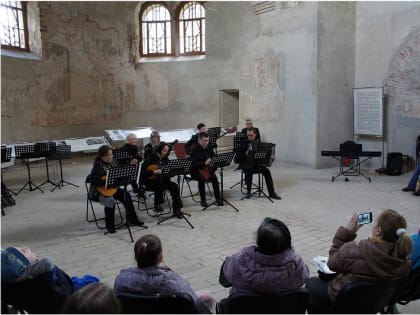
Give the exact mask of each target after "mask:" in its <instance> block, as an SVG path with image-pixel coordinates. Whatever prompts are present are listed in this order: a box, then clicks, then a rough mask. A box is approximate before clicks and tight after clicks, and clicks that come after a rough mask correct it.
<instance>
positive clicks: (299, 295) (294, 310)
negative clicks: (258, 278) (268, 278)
mask: <svg viewBox="0 0 420 315" xmlns="http://www.w3.org/2000/svg"><path fill="white" fill-rule="evenodd" d="M308 302H309V294H308V292H307V291H306V289H305V288H299V289H296V290H291V291H286V292H284V293H279V294H259V293H252V292H236V293H234V294H232V295H230V296H229V297H228V298H227V299H225V300H222V301H220V302H219V303H217V305H216V313H217V314H305V312H306V308H307V306H308Z"/></svg>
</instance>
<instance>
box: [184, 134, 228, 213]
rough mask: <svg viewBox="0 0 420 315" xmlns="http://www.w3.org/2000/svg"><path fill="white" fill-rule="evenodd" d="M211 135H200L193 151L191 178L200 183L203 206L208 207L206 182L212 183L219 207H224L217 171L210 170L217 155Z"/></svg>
mask: <svg viewBox="0 0 420 315" xmlns="http://www.w3.org/2000/svg"><path fill="white" fill-rule="evenodd" d="M209 140H210V139H209V134H208V133H207V132H200V133H199V134H198V145H196V146H195V147H194V149H193V150H192V151H191V156H190V158H191V160H192V165H191V178H193V179H195V180H197V181H198V190H199V192H200V198H201V206H202V207H208V204H207V202H206V191H205V182H208V181H211V184H212V186H213V192H214V196H215V198H216V202H217V205H218V206H222V205H223V200H222V199H221V197H220V189H219V181H218V179H217V176H216V174H215V170H212V169H210V168H209V165H210V163H211V160H212V158H213V157H214V156H215V155H216V154H215V153H214V147H213V146H212V145H211V144H209Z"/></svg>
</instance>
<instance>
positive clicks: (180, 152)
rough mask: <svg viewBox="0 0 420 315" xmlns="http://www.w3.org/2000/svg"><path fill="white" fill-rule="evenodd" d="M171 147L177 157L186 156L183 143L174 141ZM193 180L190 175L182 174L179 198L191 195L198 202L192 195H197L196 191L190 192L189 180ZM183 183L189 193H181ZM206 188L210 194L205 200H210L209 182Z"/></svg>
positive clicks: (183, 157)
mask: <svg viewBox="0 0 420 315" xmlns="http://www.w3.org/2000/svg"><path fill="white" fill-rule="evenodd" d="M173 149H174V152H175V155H176V158H177V159H185V157H186V156H187V153H186V152H185V144H184V143H175V144H174V146H173ZM193 180H194V179H193V178H192V177H191V175H184V176H182V183H181V187H180V191H181V198H187V197H191V198H192V200H193V201H194V202H200V200H196V199H195V198H194V196H196V195H198V192H196V193H195V194H193V193H192V190H191V184H190V182H191V181H193ZM179 182H180V180H178V185H179ZM184 183H186V184H187V186H188V190H189V192H190V194H189V195H184V194H183V191H184ZM207 189H208V192H209V195H210V196H209V198H208V199H207V200H210V199H211V198H212V197H213V195H212V193H211V189H210V186H209V183H207Z"/></svg>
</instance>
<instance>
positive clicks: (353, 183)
mask: <svg viewBox="0 0 420 315" xmlns="http://www.w3.org/2000/svg"><path fill="white" fill-rule="evenodd" d="M92 160H93V156H92V155H84V156H81V155H77V156H75V157H73V158H72V159H71V160H65V161H63V171H64V178H65V180H67V181H69V182H71V183H74V184H77V185H79V186H80V187H79V188H76V187H73V186H64V187H63V188H62V189H56V190H55V191H53V192H51V191H50V190H51V189H52V188H53V186H51V185H50V184H46V185H44V186H43V187H42V189H43V190H44V193H41V192H40V191H38V190H35V191H32V192H29V191H26V190H24V191H23V192H22V193H20V194H19V195H18V196H16V197H15V199H16V206H14V207H8V208H6V209H5V212H6V216H3V217H2V218H1V245H2V248H5V247H7V246H11V245H14V246H20V245H23V244H25V245H27V246H29V247H31V248H32V249H33V250H34V251H35V252H37V253H38V255H40V256H46V255H47V256H51V257H52V258H53V259H54V261H55V263H56V264H57V265H58V266H60V267H61V268H62V269H64V270H65V271H66V272H67V273H68V274H69V275H71V276H83V275H84V274H94V275H97V276H98V277H99V278H101V280H102V281H103V282H105V283H106V284H108V285H109V286H111V287H112V286H113V282H114V279H115V277H116V276H117V274H118V273H119V271H120V270H121V269H122V268H126V267H128V266H132V265H134V257H133V243H131V242H130V238H129V234H128V231H127V230H126V229H121V230H118V231H117V233H116V234H114V235H104V234H103V231H102V230H98V229H97V228H96V227H95V225H94V224H93V223H88V222H86V220H85V212H86V191H85V186H84V179H85V177H86V175H87V174H88V173H89V171H90V168H91V165H92ZM234 168H235V165H231V166H229V167H227V168H225V170H224V197H225V198H226V199H227V200H228V201H230V202H231V203H232V204H233V205H234V206H235V207H237V208H238V209H239V212H236V211H235V210H234V209H233V208H232V207H230V206H228V205H225V206H223V207H217V206H212V207H210V208H209V209H207V210H206V211H202V210H201V207H200V206H199V205H198V204H197V203H194V202H193V201H192V200H191V198H186V199H184V211H185V212H187V213H190V214H191V218H190V221H191V223H192V224H193V225H194V229H191V228H190V227H189V226H188V224H187V223H186V222H185V221H184V220H178V219H171V220H168V221H167V222H165V223H162V224H161V225H157V224H156V223H157V219H156V218H152V217H149V216H147V214H146V212H145V211H140V210H139V211H138V216H139V217H140V219H141V220H143V221H145V222H146V224H147V225H148V227H149V228H148V229H141V228H132V233H133V237H134V239H135V240H136V239H138V238H139V237H140V236H141V235H144V234H146V233H153V234H156V235H158V236H159V237H160V238H161V240H162V242H163V251H164V252H163V253H164V263H165V264H167V265H168V266H170V267H171V268H172V269H173V270H175V271H177V272H178V273H179V274H181V275H182V276H183V277H185V278H186V279H187V280H188V281H189V282H190V283H191V286H192V287H193V288H194V289H195V290H208V291H209V292H210V293H211V294H212V295H213V296H214V297H215V298H216V299H221V298H223V297H225V296H227V294H228V289H225V288H223V287H222V286H221V285H219V283H218V275H219V270H220V265H221V263H222V262H223V260H224V258H225V257H226V256H229V255H231V254H233V253H235V252H236V251H238V250H239V249H241V248H242V247H243V246H245V245H247V244H250V243H253V242H254V239H255V231H256V229H257V227H258V225H259V223H260V222H261V221H262V219H263V218H264V217H266V216H270V217H275V218H278V219H280V220H283V221H284V222H286V223H287V225H288V226H289V228H290V230H291V233H292V242H293V246H294V247H295V249H296V250H297V252H299V253H300V254H301V256H302V257H303V259H304V260H305V262H306V263H307V264H308V266H309V268H310V270H311V274H312V275H315V274H316V267H315V265H314V264H313V263H312V258H313V257H314V256H317V255H324V256H327V255H328V249H329V246H330V242H331V239H332V236H333V234H334V232H335V230H336V229H337V227H338V226H339V225H340V224H346V223H347V222H348V220H349V219H350V217H351V215H352V214H353V212H355V211H359V212H367V211H372V212H373V215H374V216H376V215H378V213H379V212H380V211H381V210H382V209H385V208H391V209H395V210H397V211H399V212H400V213H401V214H403V215H404V216H405V218H406V219H407V221H408V224H409V225H408V232H409V233H410V234H413V233H415V232H416V231H417V230H418V229H419V227H420V198H418V197H415V196H413V195H411V194H410V193H404V192H402V191H401V187H403V186H405V185H406V184H407V182H408V180H409V177H410V174H409V173H406V174H403V175H402V176H396V177H391V176H384V175H377V174H375V173H374V172H373V170H370V172H369V170H364V171H366V172H369V176H371V178H372V183H369V182H368V181H367V180H366V179H365V178H363V177H360V176H359V177H350V181H344V178H343V177H339V178H337V179H336V181H335V182H331V176H332V175H333V174H335V173H336V172H337V169H338V167H337V168H327V169H312V168H309V167H306V166H300V165H293V164H285V163H281V162H278V161H275V162H274V164H273V166H272V167H271V171H272V174H273V178H274V184H275V186H276V190H277V192H278V194H279V195H281V197H282V198H283V199H282V200H281V201H274V203H271V202H270V201H269V200H268V199H266V198H263V197H260V198H258V197H254V198H252V199H244V200H241V197H242V194H241V193H240V191H239V186H236V187H234V188H233V189H230V186H232V185H233V184H234V183H236V182H237V181H238V180H239V178H240V173H239V172H235V171H234ZM31 171H32V179H33V181H34V182H35V183H37V184H39V183H41V182H43V181H44V180H45V163H44V162H43V161H38V162H33V163H31ZM50 171H51V177H52V178H56V177H57V174H58V169H57V167H56V166H55V165H53V164H52V163H51V165H50ZM2 173H3V180H4V182H5V183H6V184H7V185H8V187H9V189H11V190H13V191H17V190H19V188H20V187H22V186H23V185H24V183H25V182H26V181H27V170H26V167H25V166H24V165H22V164H15V165H13V166H11V167H9V168H5V169H3V170H2ZM192 186H193V190H194V191H196V190H197V187H196V183H194V182H193V184H192ZM150 203H152V200H151V199H150ZM97 206H98V205H97ZM97 209H98V212H99V213H100V214H102V213H103V211H102V208H101V207H97ZM369 234H370V226H366V227H363V228H362V229H361V230H360V232H359V238H364V237H367V236H369ZM400 311H401V312H404V313H420V303H416V302H413V303H410V304H408V305H407V306H405V307H402V306H401V307H400Z"/></svg>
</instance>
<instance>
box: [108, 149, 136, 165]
mask: <svg viewBox="0 0 420 315" xmlns="http://www.w3.org/2000/svg"><path fill="white" fill-rule="evenodd" d="M112 153H113V155H114V159H116V160H117V161H118V163H120V164H129V162H130V161H131V160H132V159H133V157H132V155H131V154H130V152H129V151H128V150H125V149H122V148H120V149H115V150H114V151H113V152H112Z"/></svg>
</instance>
